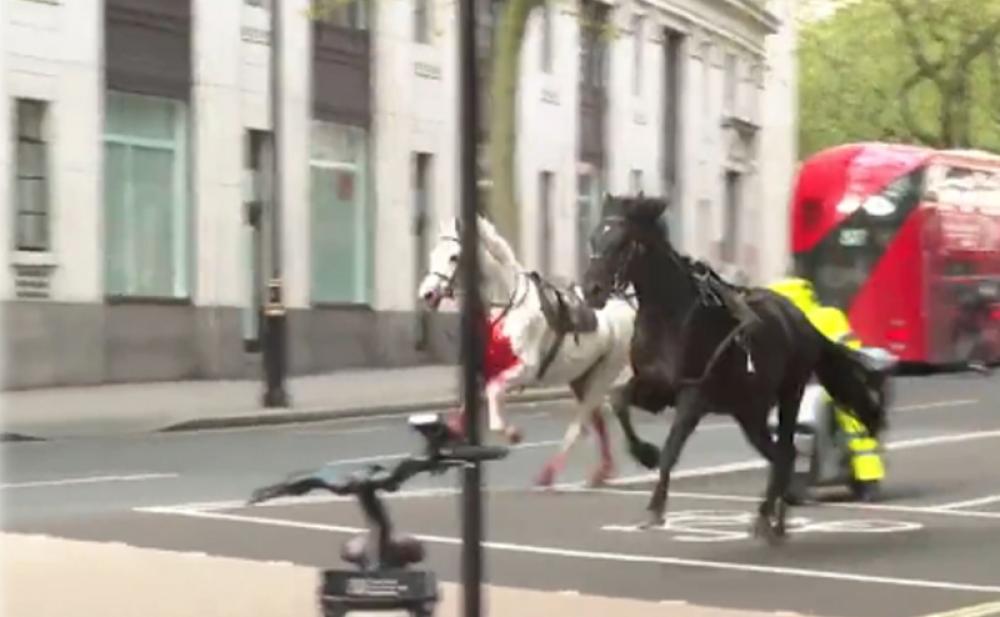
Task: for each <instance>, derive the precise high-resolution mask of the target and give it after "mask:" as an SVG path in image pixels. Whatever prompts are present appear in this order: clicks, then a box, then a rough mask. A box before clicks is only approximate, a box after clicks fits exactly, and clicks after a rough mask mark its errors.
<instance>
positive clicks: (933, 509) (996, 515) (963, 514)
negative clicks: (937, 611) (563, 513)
mask: <svg viewBox="0 0 1000 617" xmlns="http://www.w3.org/2000/svg"><path fill="white" fill-rule="evenodd" d="M568 490H570V491H577V492H583V493H606V494H608V495H630V496H633V497H643V498H647V497H648V496H649V495H648V493H647V492H646V491H637V490H628V489H613V488H570V489H568ZM670 497H679V498H684V499H701V500H705V501H736V502H741V503H754V504H757V503H760V500H761V498H760V497H751V496H750V495H729V494H726V493H700V492H698V493H694V492H689V491H670ZM810 507H815V508H820V509H821V508H846V509H849V510H873V511H880V510H881V511H885V512H899V513H904V514H932V515H944V516H954V517H960V518H982V519H992V520H1000V512H975V511H969V510H945V509H942V508H940V507H937V506H902V505H894V504H883V503H859V502H858V503H856V502H821V503H818V504H810Z"/></svg>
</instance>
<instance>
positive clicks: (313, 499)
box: [133, 488, 497, 512]
mask: <svg viewBox="0 0 1000 617" xmlns="http://www.w3.org/2000/svg"><path fill="white" fill-rule="evenodd" d="M460 492H461V490H460V489H457V488H425V489H414V490H407V491H399V492H396V493H389V494H387V495H383V498H385V499H390V500H395V499H407V498H416V497H447V496H451V495H457V494H459V493H460ZM493 492H497V490H496V489H493ZM343 501H351V502H353V501H357V498H356V497H353V496H350V495H332V494H329V493H324V494H313V495H302V496H301V497H278V498H276V499H272V500H270V501H265V502H263V503H258V504H254V505H253V506H252V507H254V508H271V507H276V506H302V505H306V504H321V503H334V502H343ZM246 507H250V506H247V502H246V500H236V499H231V500H228V501H196V502H191V503H183V504H177V505H172V506H139V507H135V508H133V510H134V511H136V512H156V511H158V510H159V509H161V508H169V509H177V510H201V511H206V512H209V511H213V510H233V509H237V508H246Z"/></svg>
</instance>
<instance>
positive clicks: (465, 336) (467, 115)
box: [458, 0, 485, 617]
mask: <svg viewBox="0 0 1000 617" xmlns="http://www.w3.org/2000/svg"><path fill="white" fill-rule="evenodd" d="M458 55H459V57H458V62H459V66H460V67H461V70H460V75H461V77H460V79H459V83H460V84H461V96H460V101H461V110H460V120H461V124H460V126H459V135H460V145H459V157H458V160H459V161H460V165H461V167H460V169H459V173H460V177H461V179H462V184H461V187H462V188H461V193H460V195H461V206H462V238H461V240H462V247H463V250H462V257H461V259H462V263H461V266H462V286H463V287H464V288H465V289H466V290H467V293H466V294H465V301H464V302H463V303H462V366H463V369H464V370H463V373H464V374H463V379H462V381H463V384H464V388H463V389H464V394H465V422H466V424H465V430H466V435H467V436H468V440H469V443H470V444H478V443H479V442H480V437H479V407H480V404H479V398H480V397H479V394H480V392H479V390H480V374H481V373H482V369H481V364H482V360H483V352H482V349H483V344H482V340H481V335H482V328H483V324H484V323H485V315H484V309H483V302H482V298H481V297H480V295H479V251H478V247H479V226H478V222H477V214H478V210H479V209H478V207H477V203H476V202H477V186H476V185H477V182H476V180H477V178H476V176H477V167H478V166H477V156H476V138H477V135H478V126H479V123H478V119H477V117H476V116H477V112H478V110H479V101H478V93H477V86H478V83H477V79H476V0H460V2H459V46H458ZM463 481H464V482H463V487H462V497H463V505H464V508H463V516H462V579H463V580H462V582H463V585H464V596H463V600H464V608H465V610H464V615H465V617H479V615H480V614H481V612H482V599H481V588H480V585H481V583H482V570H483V563H482V535H483V529H482V528H483V521H482V510H483V503H482V490H481V486H480V482H481V479H480V467H479V463H474V464H472V465H469V466H468V467H466V468H465V473H464V477H463Z"/></svg>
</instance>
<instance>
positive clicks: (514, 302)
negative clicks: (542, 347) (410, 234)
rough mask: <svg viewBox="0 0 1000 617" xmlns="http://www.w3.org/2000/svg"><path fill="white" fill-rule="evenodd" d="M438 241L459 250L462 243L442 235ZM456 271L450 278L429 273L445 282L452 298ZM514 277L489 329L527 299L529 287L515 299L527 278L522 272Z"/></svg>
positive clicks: (441, 274)
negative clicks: (451, 244)
mask: <svg viewBox="0 0 1000 617" xmlns="http://www.w3.org/2000/svg"><path fill="white" fill-rule="evenodd" d="M440 239H441V240H450V241H452V242H454V243H456V244H458V246H459V250H461V247H462V241H461V240H460V239H458V238H456V237H455V236H447V235H443V236H441V238H440ZM458 270H459V268H458V266H456V267H455V271H454V272H452V273H451V276H448V275H445V274H443V273H441V272H437V271H436V270H431V271H430V272H429V274H432V275H434V276H436V277H438V278H439V279H441V280H443V281H444V282H445V289H446V290H447V291H448V295H449V296H450V297H454V296H455V280H456V279H457V278H458ZM515 276H516V279H515V281H514V290H513V291H512V292H511V294H510V297H509V298H507V302H506V303H505V304H503V305H502V306H503V310H501V311H500V314H498V315H497V316H496V317H493V318H491V319H490V320H489V325H490V327H491V328H492V327H494V326H496V324H498V323H499V322H500V320H501V319H503V318H504V317H506V316H507V315H508V314H509V313H510V312H511V310H513V309H514V308H515V307H518V306H520V305H521V304H523V303H524V301H525V300H526V299H527V297H528V293H529V290H530V286H529V289H525V291H524V293H523V294H521V299H520V300H518V299H517V295H518V291H519V290H520V289H521V281H522V280H523V279H524V278H526V277H527V273H525V272H524V271H520V270H519V271H518V272H517V273H516V275H515ZM489 306H490V307H497V306H501V305H500V304H499V303H497V302H490V303H489Z"/></svg>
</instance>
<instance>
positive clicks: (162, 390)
mask: <svg viewBox="0 0 1000 617" xmlns="http://www.w3.org/2000/svg"><path fill="white" fill-rule="evenodd" d="M458 370H459V369H458V368H457V367H455V366H450V365H437V366H421V367H412V368H398V369H379V370H345V371H337V372H334V373H329V374H325V375H316V376H307V377H295V378H292V379H289V380H288V383H287V388H288V393H289V398H290V402H291V406H290V407H289V408H287V409H264V408H262V407H261V402H260V399H261V394H262V392H263V384H262V383H261V382H259V381H178V382H155V383H138V384H122V385H101V386H87V387H73V388H46V389H39V390H24V391H14V392H3V393H0V397H2V398H0V403H2V409H3V416H2V417H3V434H4V435H3V437H4V439H17V438H20V439H25V438H39V439H48V438H59V437H75V436H93V435H108V434H124V433H145V432H153V431H164V430H196V429H209V428H223V427H236V426H254V425H262V424H280V423H287V422H309V421H319V420H329V419H333V418H347V417H357V416H364V415H380V414H400V413H410V412H415V411H421V410H429V409H450V408H454V407H456V406H458V404H459V397H460V382H459V372H458ZM569 396H570V389H569V386H568V385H565V386H560V387H554V388H536V389H526V390H525V391H524V392H522V393H519V394H513V395H511V396H510V397H509V399H508V400H509V401H510V402H516V401H537V400H552V399H557V398H566V397H569Z"/></svg>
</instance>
